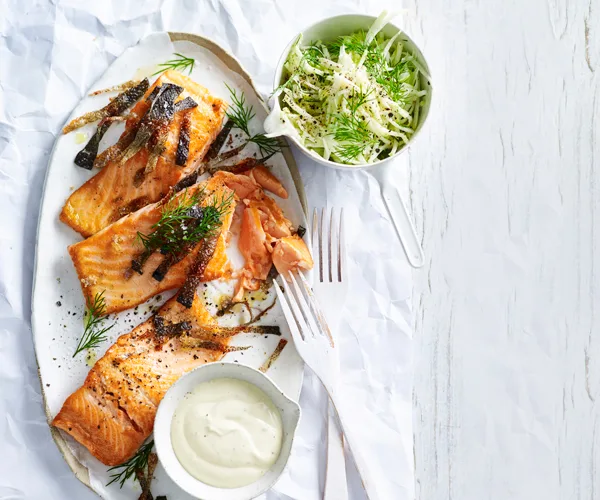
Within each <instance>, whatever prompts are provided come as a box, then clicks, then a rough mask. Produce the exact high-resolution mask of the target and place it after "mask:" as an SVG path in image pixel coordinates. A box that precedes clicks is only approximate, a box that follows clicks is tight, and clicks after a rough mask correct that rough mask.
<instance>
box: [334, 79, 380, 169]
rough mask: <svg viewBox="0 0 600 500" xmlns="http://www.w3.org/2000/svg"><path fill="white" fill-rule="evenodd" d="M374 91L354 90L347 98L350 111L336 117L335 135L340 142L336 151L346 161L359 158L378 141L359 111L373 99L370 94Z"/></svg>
mask: <svg viewBox="0 0 600 500" xmlns="http://www.w3.org/2000/svg"><path fill="white" fill-rule="evenodd" d="M372 92H373V91H372V90H369V91H367V92H362V91H360V92H353V93H352V94H351V95H350V97H349V98H348V99H347V103H348V113H339V114H337V115H336V116H335V117H334V120H333V123H334V126H335V128H334V132H333V137H334V139H335V140H336V141H337V142H338V147H337V149H336V150H335V153H336V154H337V155H338V156H339V157H340V158H342V159H344V160H346V161H348V160H353V159H355V158H357V157H358V156H360V155H361V154H362V153H363V152H364V151H365V149H367V148H368V147H371V146H373V145H374V144H375V143H376V142H377V141H376V139H375V138H374V134H373V132H371V130H369V128H368V127H367V124H366V123H365V120H364V119H361V118H362V117H361V116H360V115H359V113H358V112H359V110H360V108H361V107H362V106H363V105H364V104H366V103H367V102H368V101H369V100H370V99H371V98H370V97H369V96H370V95H371V93H372Z"/></svg>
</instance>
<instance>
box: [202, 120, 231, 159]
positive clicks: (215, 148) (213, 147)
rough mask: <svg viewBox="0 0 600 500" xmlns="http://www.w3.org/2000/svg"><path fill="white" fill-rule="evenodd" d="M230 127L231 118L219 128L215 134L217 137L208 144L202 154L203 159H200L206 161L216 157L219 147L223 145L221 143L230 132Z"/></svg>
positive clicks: (223, 142)
mask: <svg viewBox="0 0 600 500" xmlns="http://www.w3.org/2000/svg"><path fill="white" fill-rule="evenodd" d="M232 128H233V122H232V121H231V120H228V121H227V123H226V124H225V126H224V127H223V128H222V129H221V131H220V132H219V134H218V135H217V138H216V139H215V140H214V141H213V143H212V144H211V145H210V148H209V149H208V151H207V152H206V154H205V155H204V159H203V160H202V161H204V162H208V161H210V160H212V159H214V158H216V157H217V155H218V154H219V151H221V148H222V147H223V144H225V141H226V140H227V137H229V134H230V132H231V129H232Z"/></svg>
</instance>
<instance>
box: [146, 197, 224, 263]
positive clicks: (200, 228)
mask: <svg viewBox="0 0 600 500" xmlns="http://www.w3.org/2000/svg"><path fill="white" fill-rule="evenodd" d="M232 196H233V195H231V196H228V197H227V198H225V197H222V198H221V199H218V198H217V196H213V198H212V199H211V200H210V203H209V204H208V205H206V206H200V202H201V201H202V199H203V198H204V197H205V193H204V191H203V190H200V191H197V192H196V193H194V194H189V193H188V191H187V189H186V190H185V191H184V192H183V194H181V195H179V196H176V195H173V196H172V197H171V198H170V199H169V201H167V203H166V204H165V206H164V207H163V211H162V214H161V216H160V219H159V221H158V222H156V223H155V224H153V225H152V229H153V231H152V232H151V233H149V234H143V233H140V232H138V234H137V235H138V239H139V240H140V241H141V243H142V244H143V245H144V248H145V250H146V251H148V252H154V251H156V250H160V251H161V252H162V253H163V254H176V253H178V252H180V251H181V250H184V249H185V248H188V247H189V246H191V245H195V244H196V243H198V242H199V241H200V240H202V239H204V238H207V237H208V236H211V235H213V234H215V233H216V232H217V231H218V229H219V228H220V227H221V217H222V216H223V214H225V212H227V210H228V209H229V206H230V204H231V201H232V199H233V197H232Z"/></svg>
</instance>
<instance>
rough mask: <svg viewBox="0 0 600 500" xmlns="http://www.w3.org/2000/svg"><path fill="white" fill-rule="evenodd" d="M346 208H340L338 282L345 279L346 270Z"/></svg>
mask: <svg viewBox="0 0 600 500" xmlns="http://www.w3.org/2000/svg"><path fill="white" fill-rule="evenodd" d="M344 237H345V233H344V208H343V207H342V208H340V225H339V229H338V241H337V243H338V260H337V272H338V282H340V283H341V282H342V281H343V280H344V274H345V272H346V242H345V241H344Z"/></svg>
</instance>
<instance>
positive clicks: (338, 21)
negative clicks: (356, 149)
mask: <svg viewBox="0 0 600 500" xmlns="http://www.w3.org/2000/svg"><path fill="white" fill-rule="evenodd" d="M376 19H377V18H376V17H373V16H367V15H363V14H344V15H341V16H334V17H328V18H326V19H323V20H322V21H319V22H317V23H315V24H313V25H312V26H309V27H308V28H306V29H304V30H302V31H301V33H302V34H303V38H302V45H308V44H310V42H314V41H316V40H321V41H323V42H330V41H333V40H335V39H336V38H337V37H339V36H344V35H350V34H352V33H354V32H356V31H360V30H363V31H368V30H369V28H370V27H371V26H372V25H373V23H374V22H375V20H376ZM399 31H402V30H401V29H400V28H399V27H398V26H396V25H394V24H393V23H391V22H389V23H388V24H387V25H386V26H385V27H384V28H383V29H382V30H381V33H383V34H384V35H385V36H386V37H392V36H394V35H395V34H396V33H398V32H399ZM299 34H300V33H298V34H296V35H294V37H293V38H292V39H291V40H290V43H288V45H287V47H286V48H285V50H284V51H283V54H282V55H281V57H280V58H279V63H278V64H277V69H276V70H275V78H274V79H273V88H277V87H279V86H280V85H281V84H283V83H284V82H283V78H284V75H283V65H284V64H285V61H286V60H287V58H288V55H289V53H290V50H291V49H292V46H293V45H294V42H295V41H296V39H297V38H298V35H299ZM399 38H400V39H401V40H404V42H405V43H406V46H407V47H408V49H409V50H410V51H411V52H412V53H413V54H414V55H416V57H417V60H418V61H419V64H421V66H422V67H423V68H425V70H426V71H427V74H428V75H429V76H430V71H429V66H428V64H427V61H426V60H425V57H424V56H423V53H422V52H421V50H420V49H419V48H418V47H417V45H416V44H415V43H414V42H413V41H412V39H411V38H410V37H409V36H408V35H407V34H406V33H404V32H402V34H401V35H399ZM421 79H422V85H423V88H425V89H427V91H428V92H427V96H426V97H425V101H424V103H425V104H424V106H423V108H422V110H421V113H420V115H419V123H418V125H417V127H416V129H415V133H414V134H413V135H412V136H411V138H410V141H409V144H407V145H406V146H404V147H403V148H401V149H399V150H398V151H397V152H396V153H395V154H393V155H392V156H390V157H388V158H385V159H383V160H379V161H376V162H374V163H369V164H365V165H345V164H343V163H338V162H335V161H331V160H326V159H325V158H323V157H322V156H320V155H318V154H317V153H315V152H314V151H311V150H310V149H308V148H307V147H305V146H304V145H303V144H302V143H301V142H300V140H299V139H298V137H297V136H295V135H294V134H286V137H288V138H289V139H290V140H291V141H292V142H293V143H294V144H295V145H296V146H297V147H298V149H300V151H302V152H303V153H304V154H305V155H307V156H308V157H310V158H311V159H313V160H315V161H316V162H317V163H320V164H321V165H325V166H326V167H332V168H336V169H341V170H356V169H375V168H376V167H377V166H380V165H384V164H386V163H390V162H391V161H392V160H393V159H394V158H397V157H398V156H399V155H400V154H402V153H404V151H406V150H407V148H408V146H409V145H410V143H412V142H413V141H414V139H415V137H416V136H417V135H418V133H419V131H420V130H421V129H422V128H423V124H424V123H425V121H426V119H427V116H428V114H429V108H430V106H431V96H432V87H431V78H428V77H426V76H424V75H421ZM280 99H281V96H280V97H279V98H278V99H277V100H275V101H274V102H273V103H271V104H272V106H281V102H280ZM267 132H269V130H267Z"/></svg>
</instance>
